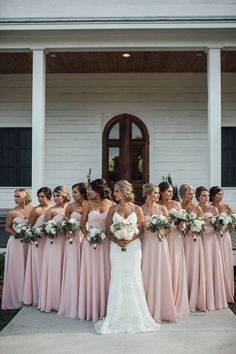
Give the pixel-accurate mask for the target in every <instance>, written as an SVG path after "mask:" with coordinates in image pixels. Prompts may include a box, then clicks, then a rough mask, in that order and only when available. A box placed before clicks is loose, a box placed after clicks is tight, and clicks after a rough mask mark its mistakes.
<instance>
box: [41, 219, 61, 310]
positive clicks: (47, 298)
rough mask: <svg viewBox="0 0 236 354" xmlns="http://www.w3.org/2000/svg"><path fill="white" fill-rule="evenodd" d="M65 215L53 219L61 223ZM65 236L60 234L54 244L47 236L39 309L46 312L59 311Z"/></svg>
mask: <svg viewBox="0 0 236 354" xmlns="http://www.w3.org/2000/svg"><path fill="white" fill-rule="evenodd" d="M63 218H64V217H63V215H55V216H54V217H53V220H55V221H57V222H58V223H61V222H62V221H63ZM64 246H65V237H63V236H62V235H58V236H57V237H55V238H54V240H53V244H51V242H50V239H49V238H48V237H47V238H46V242H45V246H44V253H43V262H42V273H41V282H40V290H39V303H38V309H40V310H41V311H45V312H50V311H51V310H55V311H58V309H59V306H60V296H61V280H62V265H63V256H64Z"/></svg>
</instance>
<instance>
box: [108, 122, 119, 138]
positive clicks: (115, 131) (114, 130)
mask: <svg viewBox="0 0 236 354" xmlns="http://www.w3.org/2000/svg"><path fill="white" fill-rule="evenodd" d="M108 139H109V140H113V139H118V140H119V139H120V123H116V124H115V125H113V127H112V128H111V130H110V133H109V138H108Z"/></svg>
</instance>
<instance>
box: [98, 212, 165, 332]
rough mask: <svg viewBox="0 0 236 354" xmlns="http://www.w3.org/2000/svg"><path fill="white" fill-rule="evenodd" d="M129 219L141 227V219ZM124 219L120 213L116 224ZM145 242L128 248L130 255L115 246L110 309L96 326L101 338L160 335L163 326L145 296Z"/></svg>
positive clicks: (130, 217) (114, 244)
mask: <svg viewBox="0 0 236 354" xmlns="http://www.w3.org/2000/svg"><path fill="white" fill-rule="evenodd" d="M126 219H128V220H129V221H130V222H131V223H133V224H135V225H136V224H137V215H136V213H135V212H134V211H133V212H132V213H131V214H130V215H129V216H128V217H127V218H126ZM122 220H124V218H123V217H122V216H121V215H120V214H118V213H117V212H115V213H114V215H113V222H119V221H122ZM141 258H142V253H141V242H140V240H139V238H138V239H136V240H134V241H132V242H130V243H129V244H128V245H127V246H126V252H122V251H121V248H120V247H119V246H118V245H117V244H116V243H113V242H111V246H110V260H111V282H110V288H109V297H108V305H107V315H106V318H105V319H104V320H102V321H98V322H96V323H95V331H96V332H97V333H99V334H110V333H125V332H126V333H138V332H152V331H158V330H159V329H160V326H159V325H158V324H157V323H156V322H155V321H154V320H153V318H152V317H151V315H150V313H149V311H148V307H147V303H146V299H145V293H144V287H143V279H142V272H141Z"/></svg>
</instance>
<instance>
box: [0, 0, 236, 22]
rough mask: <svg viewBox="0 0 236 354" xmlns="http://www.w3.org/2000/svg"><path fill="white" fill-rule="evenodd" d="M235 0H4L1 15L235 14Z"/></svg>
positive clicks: (131, 16) (143, 15) (1, 5)
mask: <svg viewBox="0 0 236 354" xmlns="http://www.w3.org/2000/svg"><path fill="white" fill-rule="evenodd" d="M235 7H236V2H235V0H223V1H222V0H198V1H196V0H178V1H176V0H165V1H164V0H158V1H157V0H129V1H125V0H109V1H107V0H99V1H97V0H87V1H82V0H67V1H65V0H40V1H39V0H35V1H32V0H24V1H23V5H22V1H19V0H8V1H6V0H0V8H1V17H3V18H7V17H10V18H12V17H18V18H21V17H22V18H28V17H31V18H37V17H39V18H43V17H45V18H50V17H55V18H58V17H59V18H60V17H62V18H64V17H68V18H75V17H78V18H90V19H91V18H96V17H97V18H99V17H100V18H105V17H110V18H115V17H124V18H127V17H129V18H133V17H141V18H142V17H145V16H151V17H155V16H156V17H158V18H159V17H163V16H164V17H168V18H169V17H170V16H172V17H176V16H181V17H184V16H190V17H191V16H193V17H197V16H203V17H206V16H221V17H222V16H232V15H235V12H236V9H235Z"/></svg>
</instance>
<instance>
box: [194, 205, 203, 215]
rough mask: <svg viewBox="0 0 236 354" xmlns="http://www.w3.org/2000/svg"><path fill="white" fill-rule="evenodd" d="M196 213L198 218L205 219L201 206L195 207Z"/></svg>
mask: <svg viewBox="0 0 236 354" xmlns="http://www.w3.org/2000/svg"><path fill="white" fill-rule="evenodd" d="M194 212H196V214H197V216H198V217H199V218H203V217H204V215H203V211H202V208H201V207H200V206H199V205H197V206H196V207H195V209H194Z"/></svg>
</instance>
